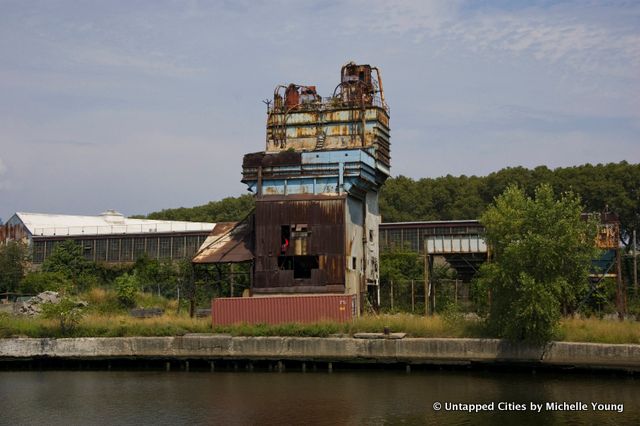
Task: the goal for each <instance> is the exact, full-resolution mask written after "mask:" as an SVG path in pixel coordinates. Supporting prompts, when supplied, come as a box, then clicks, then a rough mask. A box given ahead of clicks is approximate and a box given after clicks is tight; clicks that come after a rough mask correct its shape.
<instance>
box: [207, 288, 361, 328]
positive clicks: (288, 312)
mask: <svg viewBox="0 0 640 426" xmlns="http://www.w3.org/2000/svg"><path fill="white" fill-rule="evenodd" d="M354 316H355V296H353V295H348V296H345V295H331V296H325V295H323V296H274V297H250V298H243V297H226V298H218V299H214V300H213V302H212V304H211V317H212V322H213V325H214V326H216V325H231V324H239V323H248V324H283V323H314V322H319V321H335V322H347V321H350V320H351V319H352V318H353V317H354Z"/></svg>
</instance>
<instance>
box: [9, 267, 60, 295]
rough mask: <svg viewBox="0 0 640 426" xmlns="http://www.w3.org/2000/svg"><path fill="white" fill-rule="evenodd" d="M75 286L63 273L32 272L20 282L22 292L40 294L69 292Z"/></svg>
mask: <svg viewBox="0 0 640 426" xmlns="http://www.w3.org/2000/svg"><path fill="white" fill-rule="evenodd" d="M72 286H73V284H72V283H71V281H70V280H69V279H68V278H67V277H65V275H64V274H63V273H61V272H32V273H30V274H28V275H27V276H26V277H24V278H23V279H22V281H21V282H20V286H19V289H20V292H22V293H27V294H38V293H41V292H43V291H58V292H61V293H65V292H67V291H68V290H69V289H71V287H72Z"/></svg>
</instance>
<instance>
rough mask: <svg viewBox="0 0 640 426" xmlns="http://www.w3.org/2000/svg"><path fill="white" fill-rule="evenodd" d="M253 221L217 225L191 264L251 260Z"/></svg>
mask: <svg viewBox="0 0 640 426" xmlns="http://www.w3.org/2000/svg"><path fill="white" fill-rule="evenodd" d="M252 236H253V220H248V221H243V222H223V223H218V224H217V225H216V227H215V228H213V231H212V232H211V234H209V236H208V237H207V239H206V240H205V241H204V243H202V246H200V250H198V252H197V253H196V255H195V256H194V258H193V261H192V262H193V263H236V262H247V261H249V260H252V259H253V243H252Z"/></svg>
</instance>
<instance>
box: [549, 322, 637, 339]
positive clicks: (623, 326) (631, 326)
mask: <svg viewBox="0 0 640 426" xmlns="http://www.w3.org/2000/svg"><path fill="white" fill-rule="evenodd" d="M557 339H558V340H564V341H567V342H593V343H635V344H640V322H637V321H615V320H601V319H597V318H573V319H572V318H566V319H563V320H562V321H561V322H560V327H559V330H558V335H557Z"/></svg>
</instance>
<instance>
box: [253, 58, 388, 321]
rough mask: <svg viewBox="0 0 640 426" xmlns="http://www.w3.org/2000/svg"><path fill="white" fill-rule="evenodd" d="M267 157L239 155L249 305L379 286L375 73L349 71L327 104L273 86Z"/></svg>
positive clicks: (382, 137) (304, 92) (359, 295)
mask: <svg viewBox="0 0 640 426" xmlns="http://www.w3.org/2000/svg"><path fill="white" fill-rule="evenodd" d="M267 113H268V116H267V126H266V128H267V132H266V147H265V151H261V152H256V153H251V154H247V155H245V156H244V160H243V164H242V182H244V183H245V184H247V186H248V189H249V190H250V191H252V192H253V193H254V194H255V195H256V211H255V219H254V226H253V228H254V243H255V245H254V248H253V254H254V271H253V285H252V295H273V294H289V295H300V294H306V295H311V294H313V295H326V294H343V295H354V296H355V309H356V311H361V310H362V308H363V306H364V302H365V296H366V294H367V291H371V292H373V291H375V289H376V286H377V285H378V273H379V271H378V268H379V248H378V225H379V224H380V213H379V209H378V191H379V189H380V186H381V185H382V184H383V183H384V181H385V180H386V179H387V178H388V177H389V173H390V171H389V169H390V149H389V148H390V136H389V108H388V106H387V104H386V102H385V99H384V92H383V88H382V78H381V75H380V71H379V70H378V69H377V68H376V67H372V66H370V65H356V64H354V63H353V62H350V63H348V64H346V65H344V66H343V67H342V69H341V71H340V82H339V84H338V85H337V86H336V88H335V90H334V92H333V94H332V96H330V97H325V98H323V97H321V96H320V95H318V93H317V92H316V88H315V86H310V85H299V84H289V85H287V86H284V85H281V86H277V87H276V89H275V91H274V96H273V101H272V102H269V103H268V111H267Z"/></svg>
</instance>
